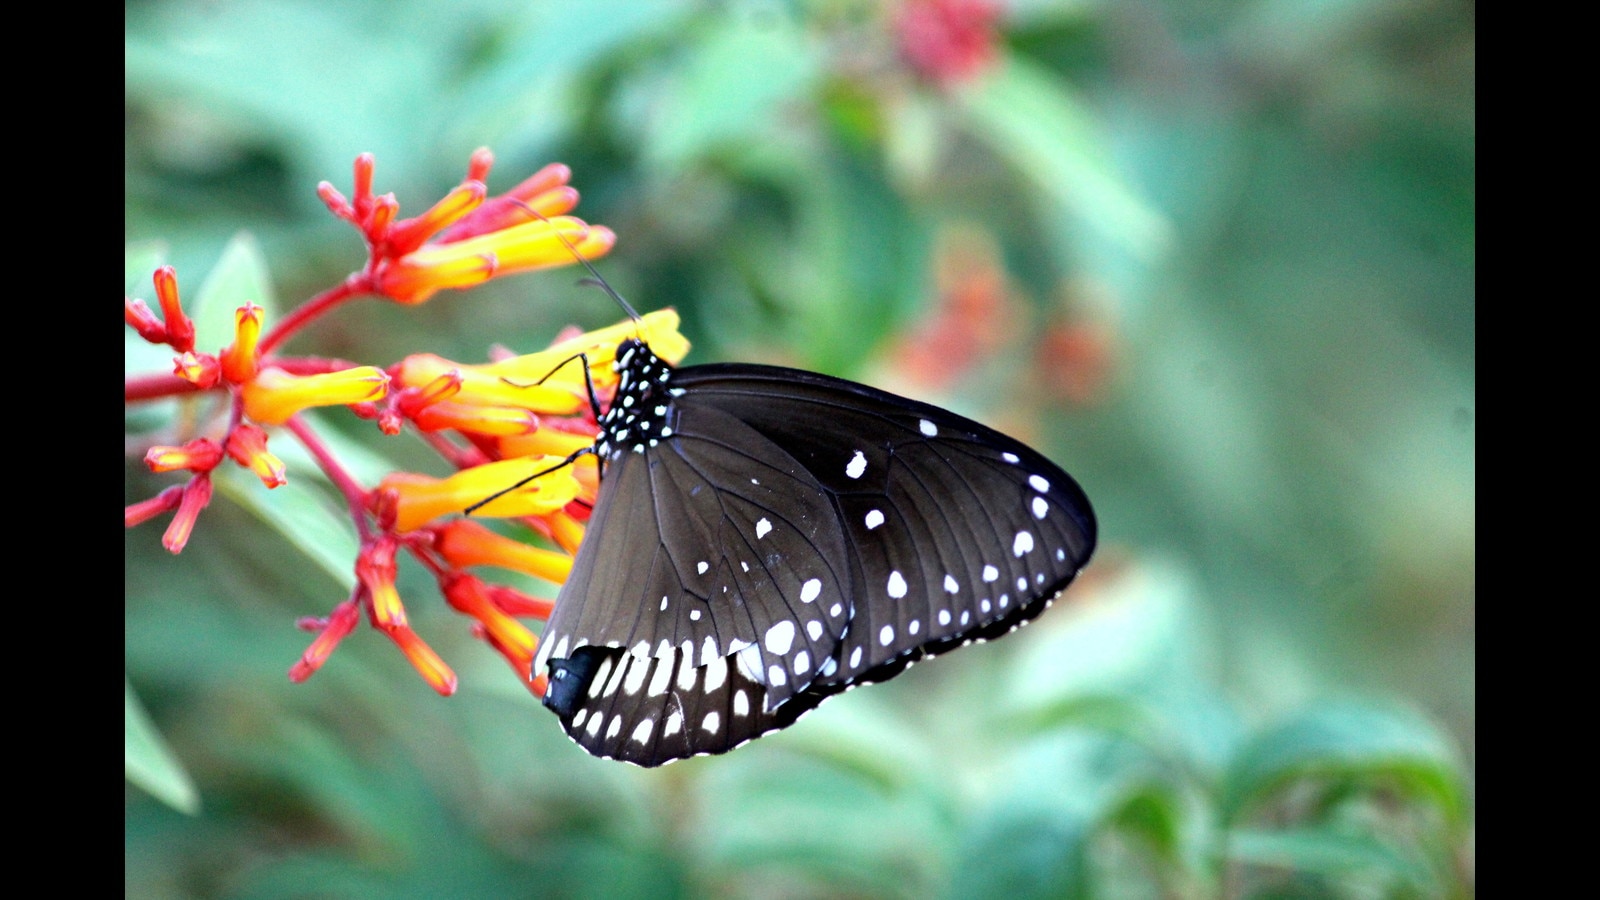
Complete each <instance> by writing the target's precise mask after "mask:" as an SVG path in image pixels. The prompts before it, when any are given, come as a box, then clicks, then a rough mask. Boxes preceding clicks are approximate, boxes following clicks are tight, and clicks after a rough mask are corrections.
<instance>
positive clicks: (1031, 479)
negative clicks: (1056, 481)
mask: <svg viewBox="0 0 1600 900" xmlns="http://www.w3.org/2000/svg"><path fill="white" fill-rule="evenodd" d="M1028 486H1029V487H1031V488H1033V489H1034V490H1036V491H1038V492H1039V493H1041V494H1043V493H1047V492H1049V490H1050V482H1049V481H1047V480H1045V479H1044V478H1043V477H1042V476H1039V475H1029V476H1028Z"/></svg>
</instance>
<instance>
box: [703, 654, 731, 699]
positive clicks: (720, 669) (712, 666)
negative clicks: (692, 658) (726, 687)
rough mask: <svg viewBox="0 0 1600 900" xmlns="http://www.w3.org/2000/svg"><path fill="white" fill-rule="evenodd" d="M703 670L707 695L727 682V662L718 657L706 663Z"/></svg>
mask: <svg viewBox="0 0 1600 900" xmlns="http://www.w3.org/2000/svg"><path fill="white" fill-rule="evenodd" d="M705 668H706V693H708V694H709V693H711V692H712V691H715V690H716V689H717V688H720V687H722V685H723V683H724V682H726V681H727V680H728V661H727V660H726V659H723V658H722V657H720V656H719V657H717V658H716V659H713V660H712V661H710V662H708V663H706V667H705Z"/></svg>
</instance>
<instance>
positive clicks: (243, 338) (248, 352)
mask: <svg viewBox="0 0 1600 900" xmlns="http://www.w3.org/2000/svg"><path fill="white" fill-rule="evenodd" d="M261 315H262V311H261V307H259V306H257V305H255V304H254V303H246V304H245V305H244V306H241V307H239V309H238V310H237V311H236V312H235V313H234V340H233V343H232V344H231V345H229V347H228V348H227V349H225V350H223V351H222V353H221V355H220V360H221V363H222V377H224V378H226V379H228V380H229V381H231V382H233V383H234V384H244V383H245V382H247V381H249V380H250V379H252V378H254V377H255V375H256V365H257V363H258V362H259V359H258V357H257V355H256V345H257V344H258V343H259V342H260V340H261Z"/></svg>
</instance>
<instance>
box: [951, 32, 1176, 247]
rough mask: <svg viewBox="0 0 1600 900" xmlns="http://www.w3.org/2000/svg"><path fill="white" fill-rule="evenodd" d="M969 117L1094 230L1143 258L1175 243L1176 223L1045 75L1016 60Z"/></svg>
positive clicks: (977, 97)
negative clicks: (1118, 164)
mask: <svg viewBox="0 0 1600 900" xmlns="http://www.w3.org/2000/svg"><path fill="white" fill-rule="evenodd" d="M966 113H967V115H968V116H969V117H970V119H971V123H970V126H971V128H972V130H973V132H974V133H975V134H976V135H977V136H978V137H979V138H981V139H985V140H987V141H989V142H990V144H991V145H992V146H993V147H994V150H995V152H997V153H999V154H1000V155H1001V156H1003V157H1005V158H1006V159H1007V160H1009V161H1010V162H1011V164H1012V165H1013V166H1015V167H1016V168H1017V170H1018V171H1020V172H1021V173H1022V174H1023V175H1024V176H1025V177H1026V178H1028V179H1029V180H1030V181H1032V182H1033V184H1034V186H1035V187H1036V188H1037V189H1039V190H1040V191H1043V192H1044V193H1045V194H1046V195H1047V196H1049V197H1050V198H1051V199H1052V200H1053V201H1055V202H1056V203H1058V204H1060V205H1061V206H1062V207H1063V208H1065V209H1068V210H1070V211H1072V212H1073V213H1075V214H1076V215H1077V217H1078V218H1080V219H1081V220H1082V221H1084V222H1085V223H1086V224H1088V225H1089V226H1090V227H1092V228H1095V229H1097V230H1099V231H1101V232H1103V233H1104V234H1105V235H1106V236H1107V237H1108V238H1110V239H1112V240H1113V241H1115V242H1117V243H1119V244H1121V245H1122V246H1124V247H1126V248H1127V249H1128V250H1129V251H1130V252H1132V253H1134V254H1135V255H1137V256H1139V257H1141V258H1144V259H1151V258H1154V257H1156V256H1158V255H1160V254H1161V253H1162V252H1163V251H1164V250H1165V249H1166V248H1167V247H1168V245H1169V244H1170V243H1171V242H1172V225H1171V223H1170V222H1168V221H1167V219H1166V217H1165V216H1163V215H1162V214H1161V213H1160V212H1158V211H1157V210H1156V209H1155V208H1153V207H1152V206H1150V205H1149V203H1147V202H1146V201H1145V200H1144V199H1143V198H1142V197H1140V196H1139V194H1138V193H1137V192H1136V191H1135V190H1134V189H1133V188H1132V187H1131V186H1130V185H1128V184H1127V183H1126V182H1125V181H1124V180H1123V178H1122V176H1121V175H1119V174H1118V173H1117V171H1116V170H1115V167H1114V166H1113V165H1112V163H1111V159H1110V152H1109V149H1108V147H1107V144H1106V140H1105V137H1104V136H1103V134H1102V132H1101V129H1100V128H1099V127H1098V126H1097V124H1096V123H1095V121H1094V118H1093V116H1092V115H1091V113H1090V112H1089V110H1088V109H1087V108H1086V106H1085V104H1084V103H1083V102H1082V101H1081V100H1079V99H1078V97H1077V94H1076V93H1075V92H1074V91H1073V90H1072V88H1071V87H1069V86H1068V85H1066V84H1064V83H1062V82H1061V81H1060V80H1058V79H1056V78H1055V77H1053V76H1052V75H1050V74H1049V73H1048V72H1046V71H1045V70H1043V69H1041V68H1039V67H1037V66H1035V65H1033V64H1031V63H1029V62H1027V61H1025V60H1024V59H1022V58H1020V57H1015V56H1013V57H1010V58H1009V59H1008V60H1007V62H1006V64H1005V66H1003V67H1002V68H1000V70H999V71H997V72H995V73H994V74H993V75H992V76H991V77H990V78H988V79H987V80H986V81H985V82H984V83H983V84H982V86H981V88H980V89H979V90H978V91H976V92H975V93H974V94H973V95H972V96H971V101H970V103H969V104H968V106H967V107H966Z"/></svg>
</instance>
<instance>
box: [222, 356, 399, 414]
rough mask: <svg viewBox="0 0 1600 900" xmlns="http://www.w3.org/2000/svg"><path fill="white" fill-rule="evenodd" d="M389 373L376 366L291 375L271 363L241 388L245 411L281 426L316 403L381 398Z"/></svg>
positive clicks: (317, 404) (339, 402)
mask: <svg viewBox="0 0 1600 900" xmlns="http://www.w3.org/2000/svg"><path fill="white" fill-rule="evenodd" d="M388 391H389V376H388V375H386V374H384V371H383V370H382V369H380V368H378V367H377V366H357V367H355V368H353V369H345V370H343V371H341V372H328V373H326V374H322V375H291V374H289V373H288V372H285V371H284V370H282V369H279V368H276V367H273V366H269V367H267V368H265V369H262V370H261V372H260V373H258V374H257V375H256V377H255V378H253V379H251V380H250V381H248V382H246V383H245V384H244V386H243V387H242V388H241V391H240V393H241V396H242V397H243V400H244V413H245V415H247V416H249V417H250V418H252V419H254V420H255V421H257V422H260V423H262V424H264V425H281V424H283V423H284V422H287V421H288V420H289V417H290V416H292V415H294V414H295V413H297V412H300V411H301V410H303V409H310V408H311V407H314V406H345V405H349V404H352V403H361V402H364V401H371V400H380V399H382V398H383V396H384V395H385V394H386V393H388Z"/></svg>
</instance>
